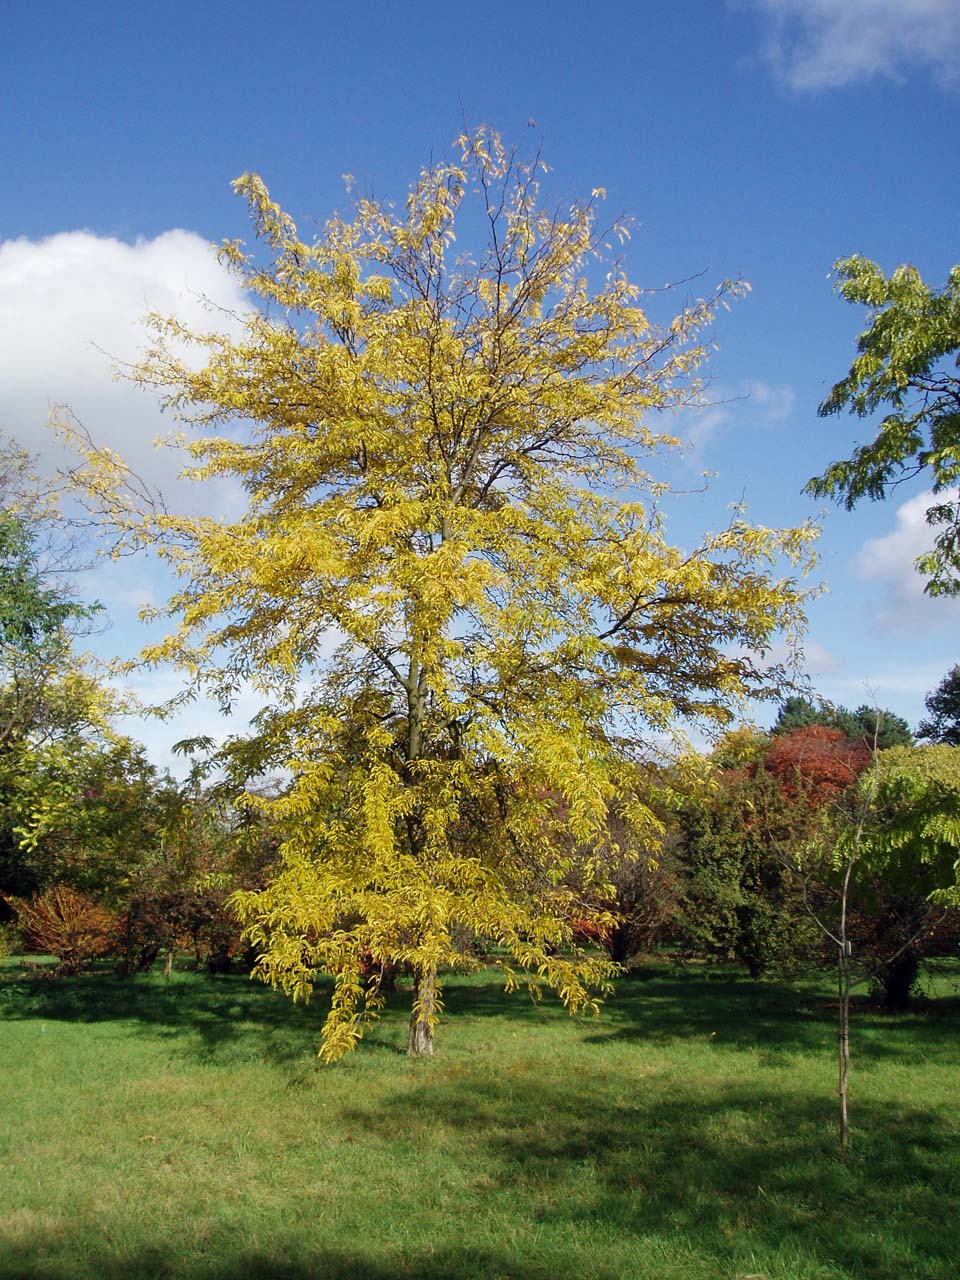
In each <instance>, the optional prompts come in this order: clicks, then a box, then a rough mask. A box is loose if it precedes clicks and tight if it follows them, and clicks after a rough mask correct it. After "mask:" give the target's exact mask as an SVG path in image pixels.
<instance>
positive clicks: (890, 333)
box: [807, 255, 960, 595]
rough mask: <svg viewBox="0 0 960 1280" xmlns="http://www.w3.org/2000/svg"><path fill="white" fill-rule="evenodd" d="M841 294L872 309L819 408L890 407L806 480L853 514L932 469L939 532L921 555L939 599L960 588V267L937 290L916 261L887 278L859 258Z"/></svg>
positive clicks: (847, 265)
mask: <svg viewBox="0 0 960 1280" xmlns="http://www.w3.org/2000/svg"><path fill="white" fill-rule="evenodd" d="M834 269H835V271H836V272H837V276H838V283H837V290H838V292H839V293H840V295H841V297H843V298H846V299H847V301H848V302H854V303H857V304H859V305H861V306H865V307H868V308H869V313H868V325H867V328H866V329H865V330H864V332H863V333H862V334H861V335H860V337H859V339H858V341H857V352H858V354H857V358H856V359H855V360H854V362H853V364H852V365H851V367H850V372H849V373H848V374H847V376H846V377H845V378H843V379H841V381H840V382H838V383H837V384H836V386H834V388H833V390H832V391H831V392H830V394H829V396H827V398H826V400H825V401H824V402H823V404H822V405H821V406H820V413H821V415H822V416H826V415H830V414H836V413H842V412H844V411H845V410H849V411H850V412H851V413H853V414H855V415H856V416H857V417H859V418H868V417H870V416H872V415H873V414H874V413H875V412H877V411H878V410H886V412H885V414H884V417H883V418H882V420H881V422H880V429H879V431H878V432H877V435H876V437H875V439H874V440H872V441H871V442H870V443H869V444H863V445H859V446H858V447H857V448H856V449H854V451H853V453H852V454H851V455H850V457H849V458H846V459H844V460H843V461H840V462H834V463H832V464H831V465H830V466H829V467H828V468H827V470H826V471H825V472H824V473H823V475H821V476H815V477H814V478H813V479H812V480H810V481H809V482H808V484H807V490H808V492H810V493H813V494H815V495H817V496H818V497H823V496H829V497H834V498H836V499H837V500H838V501H840V502H842V503H843V505H844V506H845V507H846V509H847V510H848V511H849V510H850V509H851V508H852V507H853V506H854V505H855V504H856V503H857V502H859V501H860V499H861V498H864V497H866V498H872V499H878V498H883V497H885V496H886V495H887V493H888V492H889V490H890V489H891V488H892V487H893V486H894V485H896V484H898V483H900V482H901V481H902V480H905V479H908V478H910V477H911V476H915V475H919V474H921V473H923V474H925V475H926V476H927V477H928V479H929V482H930V484H931V487H932V490H933V493H934V494H935V495H936V498H937V501H936V502H934V503H933V504H932V505H931V506H930V507H929V508H928V510H927V523H928V524H930V525H931V526H933V527H934V528H936V529H938V530H939V533H938V534H937V538H936V541H935V546H934V549H933V551H931V552H930V553H929V554H926V555H923V556H921V557H920V558H919V559H918V560H917V568H918V570H919V571H920V572H921V573H923V574H926V575H927V578H928V581H927V585H926V590H927V591H928V592H929V593H930V594H931V595H956V594H957V593H958V592H960V499H958V494H957V489H958V484H960V377H958V376H957V373H956V368H957V365H958V361H960V355H958V352H960V266H956V267H954V268H953V269H952V270H951V271H950V274H949V276H948V277H947V283H946V285H945V286H944V287H943V288H942V289H932V288H930V286H929V285H927V284H925V283H924V281H923V280H922V279H921V277H920V274H919V272H918V271H917V270H916V268H915V267H912V266H901V267H897V268H896V270H895V271H894V272H893V273H892V274H891V275H889V276H885V275H884V273H883V271H882V270H881V269H880V267H878V266H877V264H876V263H875V262H870V261H869V260H868V259H866V258H862V257H859V256H857V255H854V256H853V257H850V258H842V259H840V260H839V261H838V262H837V263H836V264H835V267H834Z"/></svg>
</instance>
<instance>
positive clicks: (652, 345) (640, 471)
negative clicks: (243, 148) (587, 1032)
mask: <svg viewBox="0 0 960 1280" xmlns="http://www.w3.org/2000/svg"><path fill="white" fill-rule="evenodd" d="M458 151H459V153H460V156H459V159H458V160H456V161H453V162H446V161H444V162H442V163H436V164H432V165H431V166H430V167H429V168H426V169H425V170H423V172H422V173H421V174H420V177H419V179H418V181H417V182H416V184H415V185H414V186H413V188H412V189H411V191H410V193H409V195H408V198H407V200H406V203H405V205H404V207H403V208H402V209H395V208H394V207H393V206H392V205H390V204H386V203H383V202H381V201H378V200H374V199H370V198H364V197H361V196H359V195H358V194H356V193H355V192H354V193H352V195H353V201H352V203H353V208H352V214H351V216H350V217H349V218H344V217H340V216H334V217H333V218H332V219H331V220H330V221H328V222H327V223H326V225H325V226H324V227H323V228H322V230H321V232H320V234H319V235H318V236H317V237H316V238H315V239H314V240H313V241H312V242H309V243H308V242H307V241H305V240H302V239H301V238H300V235H299V233H298V231H297V228H296V226H295V225H294V223H293V221H292V220H291V218H290V217H289V216H287V214H285V213H284V212H283V211H282V210H281V209H280V207H279V205H277V204H276V203H274V202H273V201H272V200H271V198H270V196H269V194H268V192H267V189H266V187H265V185H264V183H263V182H262V181H261V180H260V178H259V177H257V176H255V175H253V174H247V175H245V176H244V177H242V178H240V179H238V181H237V182H236V183H235V187H236V190H237V192H238V193H239V194H240V195H241V196H243V197H244V198H245V199H246V200H247V201H248V203H249V206H250V210H251V215H252V219H253V223H254V226H255V228H256V234H257V237H258V239H259V241H260V242H261V246H262V247H263V249H264V250H265V251H266V252H261V254H260V256H259V257H257V256H255V255H248V254H247V253H246V252H245V251H244V248H243V247H242V245H241V244H240V243H239V242H228V243H226V244H225V245H224V246H223V248H222V249H221V251H220V254H221V260H222V261H223V262H224V263H226V264H227V265H228V266H229V267H230V268H231V269H232V270H233V271H234V272H236V274H237V275H238V276H239V277H240V279H241V280H242V281H243V284H244V285H245V287H246V288H247V289H248V290H249V292H250V294H251V296H252V298H253V299H255V300H256V303H257V306H256V309H255V310H254V311H252V312H251V314H250V316H249V317H248V318H247V319H246V321H245V331H244V333H243V335H242V337H240V338H228V337H224V336H223V335H221V334H218V333H208V334H198V333H191V332H186V331H185V330H184V329H183V328H182V327H181V326H180V325H178V324H177V323H176V322H173V321H170V320H167V319H164V318H162V317H152V318H151V321H150V324H151V327H152V333H153V342H152V344H151V347H150V349H149V351H148V353H147V355H146V357H145V359H144V361H143V364H142V365H141V366H140V367H139V368H138V369H137V370H136V373H135V376H136V378H137V379H138V380H139V381H140V382H141V383H142V384H144V385H147V386H151V387H154V388H156V389H157V390H158V391H159V393H160V394H161V396H162V397H163V398H164V400H165V402H166V403H167V405H168V406H171V407H172V408H173V409H174V410H175V411H176V412H177V413H178V414H180V415H181V417H182V418H184V419H186V420H189V421H192V422H193V423H194V424H195V425H197V426H199V428H201V436H200V438H192V439H191V441H190V444H189V448H190V450H191V452H192V455H193V458H194V460H195V465H194V466H193V467H192V469H191V473H192V475H193V476H194V478H195V479H196V480H197V481H203V480H208V479H222V478H224V477H228V478H231V479H233V480H235V481H239V482H240V483H241V484H242V486H243V489H244V491H245V493H246V509H245V510H244V512H243V514H242V515H240V516H239V517H238V518H236V519H218V518H216V517H215V516H210V517H209V518H188V517H179V516H176V515H174V514H171V513H169V512H168V511H166V510H165V509H163V508H159V507H157V506H155V505H151V504H149V503H146V504H144V503H142V502H137V501H135V500H134V498H133V497H132V496H131V495H132V492H133V490H132V489H131V488H130V487H129V486H125V485H124V483H123V481H124V479H125V477H126V473H125V468H124V466H123V464H122V462H121V461H120V460H118V459H117V458H116V457H115V456H113V455H110V454H108V453H105V452H103V451H99V452H98V451H97V450H95V449H92V448H88V449H87V461H86V463H85V464H84V466H82V467H81V468H78V480H80V481H81V482H83V483H85V484H86V486H87V490H88V492H90V493H95V494H97V495H98V497H99V500H100V501H101V502H103V501H105V503H106V506H107V507H108V508H109V514H110V515H111V517H112V519H113V521H114V527H115V529H116V530H117V532H118V533H119V535H120V539H121V541H122V542H123V543H125V545H126V547H127V548H128V549H129V548H130V547H133V546H142V545H146V546H150V547H153V548H154V549H156V550H158V551H159V554H161V555H162V556H163V557H165V558H166V559H167V560H168V561H169V562H170V563H171V564H172V565H173V567H174V569H175V571H176V573H177V574H178V575H179V578H180V580H181V583H182V586H181V587H180V589H179V590H178V591H177V593H176V594H175V595H174V596H173V598H172V599H171V600H170V601H169V604H168V605H167V606H166V613H167V614H168V615H169V617H171V618H173V619H176V620H178V626H177V628H176V630H174V631H173V632H172V634H171V635H170V636H169V638H168V639H167V640H166V641H165V642H164V643H162V644H159V645H156V646H153V647H151V648H148V649H147V650H145V652H144V655H143V656H144V659H145V660H146V661H148V662H157V663H159V662H174V663H177V664H179V665H180V667H181V668H182V669H183V670H184V672H185V678H186V680H187V682H188V684H187V686H185V688H186V687H190V688H192V687H194V686H207V687H213V688H215V689H216V690H217V691H218V692H219V693H220V695H221V696H222V697H224V698H229V696H230V694H231V692H232V691H233V690H235V689H236V688H237V687H238V686H239V684H240V683H241V682H243V681H252V682H253V683H254V684H255V685H256V686H257V687H258V688H259V689H260V690H261V691H262V692H263V693H264V695H265V702H266V703H267V706H266V709H265V710H264V712H263V713H262V714H261V716H260V717H259V718H258V720H256V721H255V722H254V726H253V729H252V732H251V736H250V738H249V739H247V740H245V741H244V742H243V743H240V742H236V743H234V744H233V751H234V754H235V755H236V756H240V755H242V757H243V759H244V761H245V762H246V765H247V767H248V768H256V769H265V768H267V767H277V766H282V767H284V768H285V769H286V770H287V771H288V775H287V776H288V777H289V785H288V786H287V787H286V788H285V790H284V793H283V794H282V795H281V796H280V797H279V798H276V799H274V800H272V801H270V802H269V806H270V808H271V810H272V814H273V817H274V818H275V820H276V821H277V822H278V823H279V824H280V827H281V829H282V830H283V831H284V833H285V837H286V838H285V843H284V846H283V862H282V867H281V870H280V871H279V873H278V874H277V875H276V877H275V879H274V880H273V882H272V883H270V884H269V885H268V886H267V887H266V888H265V889H263V890H262V891H260V892H255V893H246V894H238V895H237V898H236V906H237V909H238V911H239V913H240V915H241V918H242V919H243V921H244V923H245V925H246V929H247V933H248V936H249V937H250V938H251V939H252V940H253V942H254V944H255V945H256V948H257V952H258V957H259V958H258V961H257V969H256V971H257V973H258V975H259V976H260V977H262V978H264V979H265V980H267V981H269V982H272V983H274V984H276V985H278V986H280V987H282V988H283V989H284V990H285V991H287V992H288V993H289V994H291V995H292V996H293V997H294V998H307V997H308V996H309V995H310V993H311V990H312V988H313V986H314V983H315V981H316V979H317V977H318V975H319V974H320V973H326V974H329V975H332V977H333V979H334V994H333V998H332V1006H331V1009H330V1012H329V1016H328V1017H327V1020H326V1024H325V1026H324V1030H323V1041H322V1047H321V1055H322V1057H324V1058H325V1059H327V1060H333V1059H335V1058H337V1057H338V1056H339V1055H340V1054H342V1053H343V1052H344V1051H345V1050H347V1049H350V1048H352V1047H354V1045H355V1044H356V1041H357V1039H358V1038H359V1036H360V1035H361V1033H362V1029H363V1025H364V1022H365V1020H366V1019H367V1018H369V1017H370V1016H371V1015H372V1014H375V1013H376V1011H377V1008H378V1007H379V1005H380V1002H381V995H380V987H379V984H378V982H377V974H378V973H380V972H382V971H383V970H384V969H385V968H386V967H387V966H391V965H395V964H403V965H405V966H407V967H408V968H409V970H410V971H411V972H412V973H413V975H414V997H413V1012H412V1016H411V1024H410V1039H409V1048H410V1052H411V1053H414V1054H419V1053H424V1052H430V1051H432V1045H433V1028H434V1025H435V1023H436V1020H437V1017H438V1014H439V1010H440V997H441V989H440V981H441V977H442V972H443V970H444V969H447V968H450V967H455V966H458V965H460V966H462V965H471V964H474V963H476V961H475V952H476V948H475V945H474V942H475V939H477V938H480V939H483V940H484V941H485V944H486V945H487V946H488V947H490V948H491V949H492V951H493V954H494V955H495V957H496V960H497V963H499V965H500V966H501V967H502V969H503V970H504V971H505V974H506V980H507V984H508V986H512V985H516V984H517V983H519V982H524V983H527V984H529V985H530V986H531V987H532V988H533V990H534V991H535V992H536V991H538V990H539V989H540V987H541V986H547V987H549V988H552V989H554V990H555V991H556V992H558V993H559V995H560V997H561V998H562V1000H563V1001H564V1003H565V1004H566V1005H567V1006H568V1007H569V1008H570V1010H571V1011H578V1010H584V1009H589V1008H592V1007H595V1000H596V994H597V992H602V991H603V990H604V988H605V986H606V985H607V983H608V980H609V977H610V975H611V973H612V971H613V969H612V966H611V965H610V964H609V963H608V962H607V961H606V960H605V959H603V958H601V957H600V955H599V954H597V952H596V950H595V949H591V948H589V947H582V946H579V945H577V941H576V938H577V937H578V936H580V937H582V936H584V933H585V932H587V933H588V932H589V930H587V931H585V930H584V928H583V926H584V924H585V923H587V924H589V925H590V926H592V927H593V929H594V930H596V929H602V928H603V927H605V926H608V925H610V924H612V923H613V922H612V920H611V918H610V917H609V916H608V915H605V914H604V912H603V910H602V909H601V908H600V907H598V906H597V905H596V904H597V903H598V902H604V901H609V900H610V896H611V895H610V893H609V892H606V889H607V886H605V885H604V884H602V883H600V882H602V881H603V880H604V878H605V876H606V875H607V873H608V870H609V865H610V861H609V839H608V838H607V817H608V811H609V807H610V805H611V803H612V802H613V800H614V797H615V796H616V797H617V804H618V807H619V811H620V813H621V815H623V816H624V818H625V820H627V821H628V822H629V823H630V824H631V826H632V828H633V829H634V832H635V833H637V832H639V835H640V839H639V842H635V845H636V847H643V844H644V837H646V842H647V844H648V845H649V843H650V842H651V841H652V840H653V839H654V838H655V835H656V832H657V831H658V829H659V826H658V822H657V819H656V817H655V816H654V813H653V809H652V808H651V807H648V806H647V805H646V804H645V802H644V797H643V794H642V793H641V792H640V791H639V790H638V788H637V786H636V779H637V778H638V776H639V774H638V773H637V772H636V771H634V770H631V769H630V768H629V766H628V765H627V764H625V763H624V761H625V753H624V750H623V745H622V744H623V742H624V741H625V740H631V739H633V740H636V739H642V738H644V737H646V738H647V739H649V738H650V737H651V736H655V735H656V734H658V733H661V732H670V731H671V728H672V726H673V725H674V723H675V721H676V718H677V717H678V715H680V716H686V717H704V718H706V719H707V720H712V721H714V722H718V723H720V724H722V723H725V722H726V721H727V720H728V719H729V716H730V714H731V712H730V708H731V706H732V705H734V704H735V703H736V701H737V699H738V698H740V697H742V696H744V695H747V694H751V693H758V694H761V695H762V693H763V692H764V690H767V689H772V688H773V687H775V686H776V685H777V684H778V678H777V677H778V674H782V672H779V669H777V668H765V666H764V659H763V654H764V652H765V650H766V649H767V647H768V645H769V643H770V641H771V638H772V637H773V636H774V635H775V634H777V633H779V632H781V631H786V632H788V633H796V631H797V629H798V627H799V626H800V624H801V623H802V604H803V595H804V593H803V590H802V588H801V587H800V586H799V584H798V581H797V579H796V577H794V576H791V575H792V574H793V572H794V571H795V570H796V568H797V566H800V565H805V564H806V563H807V561H808V557H809V546H810V542H811V538H812V536H813V535H812V531H811V530H810V529H809V528H801V529H787V530H771V529H763V528H757V527H754V526H751V525H749V524H748V523H747V522H746V521H745V520H744V519H743V518H742V517H741V516H740V515H736V516H735V517H734V518H733V519H732V521H731V523H730V524H729V527H727V528H724V529H723V530H722V531H720V532H718V533H716V534H712V535H708V536H705V537H704V538H703V540H702V541H701V543H700V545H699V546H697V547H696V548H695V549H693V550H689V549H688V550H686V551H684V550H680V549H678V548H677V547H674V546H671V545H670V543H669V542H668V541H667V540H666V538H665V534H664V530H663V526H662V520H661V517H660V514H659V510H658V505H659V499H660V497H661V495H662V493H663V491H664V486H663V485H662V484H660V483H658V482H657V480H656V479H655V478H654V477H652V476H651V475H650V474H649V473H648V471H647V469H646V468H647V465H648V464H647V461H646V460H647V459H650V458H651V457H655V456H656V455H657V454H658V453H661V452H662V451H663V450H665V449H668V448H671V447H673V446H674V445H675V444H676V441H675V440H674V439H673V438H672V437H670V436H669V435H667V434H663V433H662V432H659V431H657V430H655V429H654V426H653V425H652V419H653V418H654V417H655V416H656V415H657V414H658V413H659V412H660V411H663V410H670V409H673V408H677V407H680V406H683V405H690V404H694V403H696V402H697V401H698V399H699V396H700V385H699V383H698V380H697V369H698V367H699V365H700V364H701V361H702V358H703V354H704V352H703V348H702V346H701V345H700V342H699V340H698V333H699V332H701V331H702V329H703V327H704V325H706V324H707V323H708V322H709V321H710V319H711V317H712V313H713V310H714V307H715V306H716V304H718V303H720V302H722V301H723V299H724V297H725V295H732V294H736V292H737V289H738V287H737V285H735V284H730V283H727V284H724V285H723V286H721V287H720V289H719V290H718V292H717V294H716V295H715V296H714V298H713V299H711V300H702V301H697V302H695V303H693V304H692V305H689V306H687V307H686V308H685V309H683V310H682V311H681V312H680V314H679V315H677V317H676V318H675V319H674V320H673V321H672V323H670V324H669V325H667V326H666V327H658V326H655V325H653V324H651V322H650V321H649V319H648V317H647V315H646V314H645V312H644V310H643V309H642V308H641V306H640V301H641V292H640V290H639V289H638V288H637V287H636V286H635V285H633V284H631V283H630V282H629V281H628V279H627V277H626V275H625V274H624V271H623V269H622V268H621V266H620V265H619V263H618V262H617V261H616V260H612V261H610V260H607V258H608V247H607V245H606V244H605V241H606V240H608V239H610V240H615V239H616V237H617V236H618V235H620V234H622V233H623V228H621V227H618V226H616V225H614V226H613V227H612V228H611V229H610V232H609V233H604V231H603V230H602V229H601V226H600V223H599V221H598V208H599V205H600V201H601V199H602V194H603V193H602V192H601V191H596V192H594V193H593V196H592V197H591V199H590V200H587V201H574V202H573V203H571V204H569V205H568V206H565V207H562V208H547V207H545V206H544V204H543V203H542V201H541V196H540V190H539V185H538V170H539V169H540V168H541V165H540V162H539V158H537V159H535V160H534V161H533V162H532V163H529V164H528V163H525V162H523V161H522V159H521V158H520V157H519V156H518V155H517V154H516V153H514V152H512V151H508V150H506V149H505V148H504V147H503V145H502V144H501V141H500V139H499V137H498V136H497V135H496V134H495V133H493V132H492V131H490V130H488V129H485V128H481V129H479V130H478V131H476V132H474V133H471V134H465V135H464V136H463V137H461V138H460V139H459V140H458ZM458 219H459V221H460V225H461V226H463V225H464V224H466V226H467V227H468V229H469V230H468V233H467V236H468V238H469V237H470V235H472V236H473V237H474V238H477V239H479V242H480V247H479V250H478V252H476V254H475V255H474V256H471V255H470V254H469V253H468V252H467V250H466V246H465V245H464V246H461V245H460V244H459V243H455V238H454V228H455V225H456V224H457V223H458ZM478 228H479V229H480V231H479V233H478ZM265 260H266V261H265ZM184 343H186V344H188V347H194V348H199V349H200V351H201V352H202V353H204V354H203V360H202V362H201V363H200V367H198V362H197V360H196V359H195V356H194V353H193V352H192V351H188V354H187V356H186V357H185V356H184V354H183V344H184ZM78 443H79V444H80V445H82V444H83V442H82V441H78ZM126 478H129V477H126ZM134 487H135V486H134ZM111 495H112V496H111ZM784 556H785V557H786V559H787V561H789V562H790V567H788V570H787V576H777V575H778V572H780V571H779V570H777V569H776V567H775V566H776V562H777V560H778V558H779V557H784ZM331 637H336V638H337V640H338V642H339V647H337V648H336V651H335V652H334V653H333V654H332V656H329V653H330V649H331V643H332V642H331ZM731 654H734V655H739V656H731ZM744 654H752V655H753V656H752V657H750V656H742V655H744ZM325 655H328V656H325ZM252 802H253V800H252ZM256 803H260V804H266V803H268V802H264V801H262V800H261V801H256ZM605 868H606V870H605Z"/></svg>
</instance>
